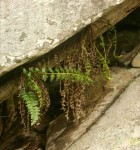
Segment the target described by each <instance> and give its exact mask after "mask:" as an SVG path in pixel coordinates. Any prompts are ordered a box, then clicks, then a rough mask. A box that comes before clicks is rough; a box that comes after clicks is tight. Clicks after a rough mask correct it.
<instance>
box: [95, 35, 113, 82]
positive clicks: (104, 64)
mask: <svg viewBox="0 0 140 150" xmlns="http://www.w3.org/2000/svg"><path fill="white" fill-rule="evenodd" d="M101 46H102V47H103V49H104V56H103V55H102V54H101V53H100V52H99V50H98V48H97V46H96V45H95V44H94V47H95V50H96V52H97V53H98V55H99V57H100V58H99V59H100V62H101V64H102V67H103V69H102V75H103V77H105V78H107V79H111V78H110V69H109V66H108V64H109V61H108V59H107V55H106V51H105V44H104V40H103V37H102V36H101Z"/></svg>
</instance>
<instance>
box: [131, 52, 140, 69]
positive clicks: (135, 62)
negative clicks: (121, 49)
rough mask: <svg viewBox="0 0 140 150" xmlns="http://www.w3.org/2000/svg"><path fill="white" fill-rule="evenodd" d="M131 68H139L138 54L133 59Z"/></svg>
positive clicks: (139, 57) (139, 55)
mask: <svg viewBox="0 0 140 150" xmlns="http://www.w3.org/2000/svg"><path fill="white" fill-rule="evenodd" d="M132 66H133V67H136V68H140V52H139V53H138V54H137V55H136V56H135V57H134V58H133V60H132Z"/></svg>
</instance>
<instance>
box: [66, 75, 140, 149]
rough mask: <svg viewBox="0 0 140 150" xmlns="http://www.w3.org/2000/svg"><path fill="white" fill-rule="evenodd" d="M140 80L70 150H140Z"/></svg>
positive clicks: (131, 85) (130, 86)
mask: <svg viewBox="0 0 140 150" xmlns="http://www.w3.org/2000/svg"><path fill="white" fill-rule="evenodd" d="M139 97H140V77H138V78H136V80H135V81H134V82H133V83H132V84H130V85H129V87H128V88H127V89H126V90H125V91H124V92H123V93H122V94H121V95H120V97H119V98H118V99H117V101H116V102H115V103H114V104H113V105H112V106H111V107H110V108H109V109H108V110H107V111H106V113H105V115H104V116H103V117H102V118H100V120H98V122H97V123H96V124H95V125H93V126H92V127H91V128H90V130H89V131H88V132H86V133H85V134H84V135H83V136H81V138H79V139H78V141H76V142H75V143H74V144H73V145H72V146H71V147H70V148H68V150H77V149H80V150H140V98H139Z"/></svg>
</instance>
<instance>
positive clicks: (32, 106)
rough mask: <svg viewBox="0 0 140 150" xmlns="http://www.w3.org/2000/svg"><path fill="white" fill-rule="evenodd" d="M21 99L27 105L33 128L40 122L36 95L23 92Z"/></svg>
mask: <svg viewBox="0 0 140 150" xmlns="http://www.w3.org/2000/svg"><path fill="white" fill-rule="evenodd" d="M21 97H22V99H23V101H24V102H25V104H26V107H27V110H28V112H29V114H30V115H31V126H33V125H34V124H35V123H36V122H37V121H38V120H39V112H40V110H39V107H38V100H37V97H36V95H35V94H34V93H33V92H31V91H30V92H26V91H25V90H22V91H21Z"/></svg>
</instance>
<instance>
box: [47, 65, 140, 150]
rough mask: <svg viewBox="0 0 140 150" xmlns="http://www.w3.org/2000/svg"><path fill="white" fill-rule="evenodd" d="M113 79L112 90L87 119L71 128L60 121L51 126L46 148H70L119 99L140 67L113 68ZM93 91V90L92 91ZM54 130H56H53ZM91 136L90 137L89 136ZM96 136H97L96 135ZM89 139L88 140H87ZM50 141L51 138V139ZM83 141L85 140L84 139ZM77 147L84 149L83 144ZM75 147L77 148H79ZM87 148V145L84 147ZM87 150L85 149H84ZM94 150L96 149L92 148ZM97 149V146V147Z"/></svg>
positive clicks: (110, 83)
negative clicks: (57, 136) (57, 135)
mask: <svg viewBox="0 0 140 150" xmlns="http://www.w3.org/2000/svg"><path fill="white" fill-rule="evenodd" d="M111 74H112V79H111V80H110V82H109V83H108V88H109V89H111V90H110V92H108V93H107V95H106V96H105V97H103V98H102V99H101V100H100V101H99V102H98V103H97V104H96V106H95V107H94V109H93V110H92V112H91V114H90V115H89V116H87V117H86V118H85V119H83V120H82V122H81V124H80V125H79V126H78V127H76V128H74V127H70V130H69V129H68V128H67V129H66V127H64V125H61V124H60V123H58V125H55V126H56V127H55V126H51V127H50V128H49V130H50V131H52V133H50V135H49V136H48V137H47V140H49V139H53V138H54V140H52V141H51V142H50V143H49V145H48V144H47V147H46V150H56V149H61V150H66V149H68V148H69V147H70V146H71V145H72V144H73V143H74V142H75V141H76V140H78V139H79V138H80V137H81V136H82V135H83V134H85V133H86V132H87V130H89V129H90V127H91V126H92V125H93V124H95V123H96V122H97V120H98V119H99V118H101V116H102V115H103V114H104V113H105V111H106V110H107V109H108V108H109V107H110V106H111V104H112V103H113V102H114V101H116V100H117V98H118V97H119V95H120V94H121V93H122V92H123V91H124V89H126V88H127V86H128V85H129V84H130V83H131V82H132V81H133V80H134V79H135V78H136V77H138V76H139V75H140V69H138V68H136V69H135V68H132V69H125V68H114V67H113V68H112V69H111ZM91 92H92V91H91ZM57 126H61V128H59V130H54V128H57ZM53 130H54V132H53ZM62 130H63V131H64V132H62V134H61V135H60V136H59V138H58V139H55V135H56V134H57V133H60V131H62ZM89 138H90V137H89ZM95 138H96V137H95ZM88 140H89V139H87V140H86V142H87V141H88ZM49 141H50V140H49ZM80 142H81V141H79V143H80ZM82 142H83V141H82ZM76 148H77V149H82V146H81V147H79V148H78V146H77V147H76ZM76 148H75V150H77V149H76ZM84 148H85V147H84ZM83 150H85V149H83ZM90 150H94V149H90ZM95 150H96V148H95ZM99 150H106V149H99Z"/></svg>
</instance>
